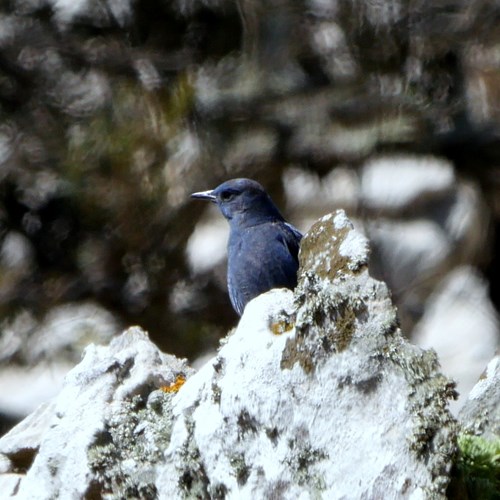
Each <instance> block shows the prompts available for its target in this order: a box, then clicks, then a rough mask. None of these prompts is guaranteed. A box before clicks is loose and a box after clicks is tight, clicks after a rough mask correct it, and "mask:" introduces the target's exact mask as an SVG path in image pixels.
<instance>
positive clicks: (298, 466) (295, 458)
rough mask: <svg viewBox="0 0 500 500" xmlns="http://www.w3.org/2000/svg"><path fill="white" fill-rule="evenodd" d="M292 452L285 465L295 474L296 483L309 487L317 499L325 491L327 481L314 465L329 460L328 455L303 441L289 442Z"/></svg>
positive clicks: (294, 440)
mask: <svg viewBox="0 0 500 500" xmlns="http://www.w3.org/2000/svg"><path fill="white" fill-rule="evenodd" d="M288 447H289V448H290V452H289V454H288V457H287V458H286V459H285V463H286V464H287V466H288V467H289V469H290V470H291V471H292V473H293V474H294V476H295V478H294V482H296V483H297V484H299V485H300V486H307V487H308V489H309V493H310V495H311V496H312V497H313V498H315V497H317V496H318V495H319V493H320V492H321V491H322V490H324V489H325V480H324V478H323V477H321V476H320V475H319V474H318V473H316V472H315V471H314V465H315V464H317V463H318V462H320V461H322V460H326V459H327V458H328V454H327V453H326V452H325V451H323V450H320V449H318V448H313V447H312V446H311V445H310V444H309V443H307V442H305V441H303V440H302V439H301V440H299V439H290V440H289V441H288Z"/></svg>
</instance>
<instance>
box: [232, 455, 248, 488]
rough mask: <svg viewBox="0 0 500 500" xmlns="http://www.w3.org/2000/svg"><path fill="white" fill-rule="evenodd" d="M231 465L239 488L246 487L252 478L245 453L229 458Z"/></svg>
mask: <svg viewBox="0 0 500 500" xmlns="http://www.w3.org/2000/svg"><path fill="white" fill-rule="evenodd" d="M229 463H230V464H231V467H232V469H233V473H234V476H235V477H236V481H238V485H239V486H244V485H245V484H246V482H247V481H248V478H249V476H250V471H251V467H250V466H249V465H248V464H247V463H246V461H245V455H244V454H243V453H235V454H234V455H233V456H231V457H230V458H229Z"/></svg>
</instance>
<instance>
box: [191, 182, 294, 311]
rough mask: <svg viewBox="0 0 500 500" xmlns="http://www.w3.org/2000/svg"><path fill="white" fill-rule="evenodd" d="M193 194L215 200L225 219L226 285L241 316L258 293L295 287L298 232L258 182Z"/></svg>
mask: <svg viewBox="0 0 500 500" xmlns="http://www.w3.org/2000/svg"><path fill="white" fill-rule="evenodd" d="M191 197H192V198H199V199H203V200H209V201H212V202H213V203H216V204H217V206H218V207H219V209H220V211H221V212H222V215H224V217H225V218H226V219H227V220H228V222H229V228H230V232H229V241H228V245H227V253H228V264H227V286H228V290H229V298H230V299H231V304H232V305H233V307H234V309H235V311H236V312H237V313H238V314H239V315H240V316H241V315H242V314H243V311H244V309H245V306H246V305H247V303H248V302H249V301H250V300H252V299H253V298H255V297H257V296H258V295H260V294H261V293H264V292H267V291H268V290H271V289H272V288H290V289H291V290H293V288H295V286H296V284H297V270H298V267H299V259H298V252H299V245H300V240H301V238H302V234H301V233H300V232H299V231H298V230H297V229H296V228H295V227H293V226H292V225H291V224H288V223H287V222H285V219H283V217H282V215H281V214H280V212H279V210H278V209H277V208H276V206H275V204H274V203H273V201H272V200H271V197H270V196H269V195H268V194H267V193H266V191H265V190H264V188H263V187H262V186H261V185H260V184H259V183H258V182H256V181H253V180H251V179H232V180H230V181H227V182H224V183H223V184H221V185H220V186H218V187H216V188H215V189H214V190H212V191H203V192H200V193H193V194H192V195H191Z"/></svg>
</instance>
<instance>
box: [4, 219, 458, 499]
mask: <svg viewBox="0 0 500 500" xmlns="http://www.w3.org/2000/svg"><path fill="white" fill-rule="evenodd" d="M368 257H369V255H368V245H367V240H366V239H365V238H364V237H363V236H362V235H361V234H360V233H358V232H357V231H355V230H354V229H353V227H352V225H351V223H350V221H349V220H348V219H347V217H346V216H345V214H344V212H342V211H337V212H336V213H333V214H331V215H327V216H325V217H323V218H322V219H321V220H319V221H318V222H317V223H316V224H314V226H313V227H312V228H311V230H310V231H309V233H308V234H307V235H306V236H305V239H304V242H303V245H302V250H301V255H300V259H301V270H300V276H299V285H298V287H297V289H296V291H295V294H292V292H290V291H288V290H273V291H271V292H268V293H267V294H264V295H262V296H260V297H258V298H257V299H255V300H253V301H252V302H250V303H249V304H248V306H247V308H246V310H245V313H244V315H243V316H242V318H241V321H240V323H239V325H238V327H237V329H236V330H235V331H234V332H232V333H230V334H229V336H228V337H227V338H226V339H224V341H223V342H222V346H221V348H220V349H219V351H218V353H217V355H216V356H215V357H214V358H213V359H211V360H210V361H209V362H208V363H206V365H205V366H204V367H203V368H201V370H200V371H199V372H197V373H195V374H193V372H192V370H191V369H189V368H188V367H187V365H186V364H185V363H184V362H183V361H180V360H178V359H176V358H174V357H173V356H168V355H165V354H162V353H161V352H159V351H158V350H157V349H156V347H155V346H154V345H153V344H152V343H151V342H150V341H149V340H148V338H147V335H146V334H145V333H144V332H143V331H141V330H140V329H138V328H131V329H129V330H127V331H126V332H125V333H123V334H122V335H121V336H120V337H118V338H116V339H114V340H112V341H111V343H110V344H109V346H108V347H95V346H93V345H92V346H90V347H88V348H87V350H86V352H85V357H84V359H83V360H82V362H81V363H80V364H79V365H77V366H76V367H75V368H74V369H73V370H72V371H71V372H70V373H69V374H68V376H67V377H66V380H65V384H64V387H63V389H62V391H61V393H60V394H59V396H57V397H56V398H55V399H54V400H53V401H52V402H50V403H49V404H47V405H45V406H42V407H41V408H40V409H39V410H37V411H36V412H35V413H34V414H32V415H31V416H29V417H28V418H27V419H25V420H24V421H23V422H21V424H19V425H18V426H17V427H15V428H14V429H13V430H12V431H10V432H9V433H8V434H7V435H6V436H4V437H3V438H2V439H1V440H0V454H1V455H0V456H1V457H2V458H1V460H0V466H1V467H2V471H3V474H2V476H0V478H1V479H0V487H1V488H2V491H10V492H11V495H12V497H13V498H50V497H57V496H59V497H61V498H65V497H66V498H69V497H87V498H95V497H97V498H99V497H105V498H118V497H121V498H130V497H140V498H298V497H302V496H303V497H304V498H343V497H345V498H377V497H378V498H380V497H384V498H396V497H397V498H445V495H446V489H447V487H448V483H449V481H450V473H451V469H452V465H453V463H454V460H455V456H456V451H457V448H456V436H457V430H458V425H457V423H456V421H455V420H454V419H453V417H452V416H451V415H450V413H449V411H448V409H447V402H448V399H449V398H451V397H453V396H454V387H453V384H452V383H451V382H450V381H449V380H448V379H447V378H446V377H444V376H443V375H441V373H440V372H439V365H438V361H437V358H436V355H435V354H434V353H433V352H432V351H423V350H422V349H421V348H418V347H416V346H414V345H412V344H410V343H409V342H407V341H406V340H405V339H404V338H403V336H402V334H401V331H400V329H399V327H398V323H397V318H396V311H395V309H394V306H393V305H392V302H391V298H390V295H389V293H388V289H387V287H386V285H385V284H384V283H382V282H380V281H377V280H374V279H373V278H371V277H370V275H369V269H368ZM186 379H187V381H186V382H185V383H184V381H185V380H186Z"/></svg>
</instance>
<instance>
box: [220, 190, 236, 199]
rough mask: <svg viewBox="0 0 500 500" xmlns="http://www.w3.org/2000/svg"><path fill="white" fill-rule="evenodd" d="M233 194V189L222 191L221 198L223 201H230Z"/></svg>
mask: <svg viewBox="0 0 500 500" xmlns="http://www.w3.org/2000/svg"><path fill="white" fill-rule="evenodd" d="M233 196H234V193H232V192H231V191H222V193H221V194H220V199H221V200H222V201H229V200H230V199H231V198H232V197H233Z"/></svg>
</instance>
